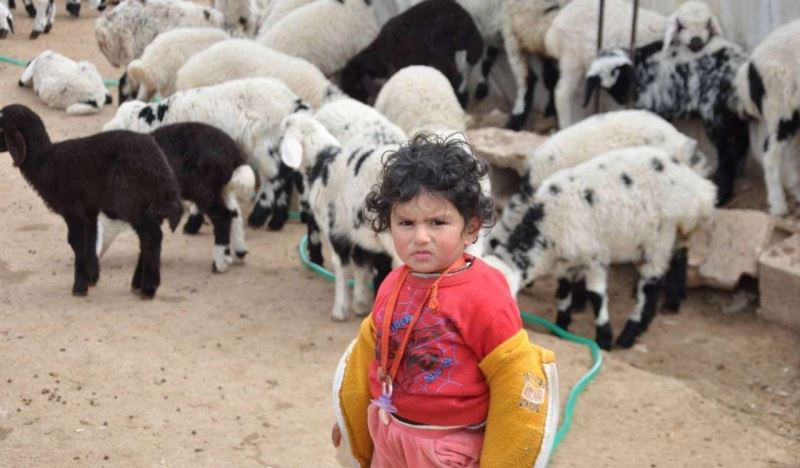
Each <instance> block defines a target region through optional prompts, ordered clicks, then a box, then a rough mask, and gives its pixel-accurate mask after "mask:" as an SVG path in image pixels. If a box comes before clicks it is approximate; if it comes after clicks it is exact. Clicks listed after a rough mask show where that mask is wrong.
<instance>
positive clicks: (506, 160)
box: [467, 127, 547, 175]
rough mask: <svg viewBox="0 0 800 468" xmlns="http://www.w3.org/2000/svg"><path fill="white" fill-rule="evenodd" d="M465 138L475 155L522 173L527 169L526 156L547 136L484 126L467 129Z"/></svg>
mask: <svg viewBox="0 0 800 468" xmlns="http://www.w3.org/2000/svg"><path fill="white" fill-rule="evenodd" d="M467 139H468V140H469V143H470V145H472V149H473V151H474V152H475V155H476V156H478V157H480V158H483V159H485V160H486V161H487V162H489V164H491V165H493V166H496V167H503V168H508V169H513V170H515V171H516V172H517V173H518V174H519V175H523V174H525V172H527V170H528V162H527V160H528V158H529V157H530V155H531V154H533V151H534V150H535V149H536V148H538V147H539V145H541V144H542V143H543V142H544V141H545V140H546V139H547V137H546V136H544V135H539V134H537V133H533V132H524V131H521V132H515V131H513V130H506V129H504V128H496V127H486V128H479V129H475V130H467Z"/></svg>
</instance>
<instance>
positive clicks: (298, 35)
mask: <svg viewBox="0 0 800 468" xmlns="http://www.w3.org/2000/svg"><path fill="white" fill-rule="evenodd" d="M379 31H380V27H379V25H378V21H377V19H376V18H375V14H374V13H373V11H372V8H370V5H369V1H368V0H341V1H339V0H317V1H315V2H312V3H309V4H308V5H304V6H302V7H299V8H297V9H295V10H293V11H292V12H291V13H289V14H287V15H286V16H284V17H283V18H281V19H280V20H279V21H278V22H277V23H275V24H274V25H273V26H272V27H271V28H270V29H269V30H267V31H264V33H263V34H261V35H260V36H259V38H258V42H260V43H261V44H263V45H265V46H267V47H270V48H272V49H275V50H278V51H280V52H283V53H285V54H288V55H293V56H295V57H300V58H303V59H306V60H308V61H309V62H311V63H312V64H314V65H315V66H316V67H317V68H319V69H320V71H322V73H324V74H325V75H326V76H330V75H332V74H334V73H336V72H337V71H339V70H341V69H342V67H344V65H345V64H346V63H347V62H348V60H350V59H351V58H353V56H355V55H356V54H357V53H358V52H359V51H361V50H362V49H363V48H365V47H366V46H367V45H369V43H370V42H372V40H373V39H375V38H376V37H377V36H378V32H379Z"/></svg>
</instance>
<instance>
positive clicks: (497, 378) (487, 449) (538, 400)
mask: <svg viewBox="0 0 800 468" xmlns="http://www.w3.org/2000/svg"><path fill="white" fill-rule="evenodd" d="M479 366H480V368H481V371H483V374H484V376H485V377H486V381H487V383H488V384H489V414H488V416H487V419H486V433H485V436H484V440H483V449H482V450H481V466H482V467H509V466H514V467H540V466H541V467H544V466H546V465H547V461H548V459H549V457H550V452H551V450H552V446H553V440H554V437H555V432H556V428H557V426H558V411H559V403H558V377H557V372H556V367H555V354H554V353H553V352H552V351H550V350H547V349H544V348H541V347H539V346H536V345H534V344H533V343H531V342H530V340H529V339H528V334H527V332H526V331H525V330H524V329H523V330H520V331H519V332H517V333H516V334H515V335H514V336H512V337H511V338H509V339H508V340H506V341H505V342H503V343H502V344H500V345H499V346H498V347H497V348H495V349H494V350H493V351H492V352H491V353H489V354H488V355H487V356H486V357H485V358H484V359H483V361H481V363H480V364H479Z"/></svg>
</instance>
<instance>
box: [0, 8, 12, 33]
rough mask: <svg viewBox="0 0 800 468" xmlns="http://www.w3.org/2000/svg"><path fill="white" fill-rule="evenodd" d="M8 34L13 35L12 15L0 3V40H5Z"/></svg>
mask: <svg viewBox="0 0 800 468" xmlns="http://www.w3.org/2000/svg"><path fill="white" fill-rule="evenodd" d="M8 33H11V34H14V15H12V14H11V11H10V10H9V9H8V6H6V5H5V4H4V3H2V2H0V39H5V38H6V37H7V36H8Z"/></svg>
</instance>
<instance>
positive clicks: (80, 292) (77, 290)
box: [72, 286, 89, 297]
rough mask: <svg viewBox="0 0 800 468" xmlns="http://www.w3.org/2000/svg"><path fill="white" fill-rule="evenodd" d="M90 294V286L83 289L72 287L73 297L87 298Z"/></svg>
mask: <svg viewBox="0 0 800 468" xmlns="http://www.w3.org/2000/svg"><path fill="white" fill-rule="evenodd" d="M88 294H89V288H88V286H83V287H78V286H73V287H72V295H73V296H75V297H86V296H87V295H88Z"/></svg>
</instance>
